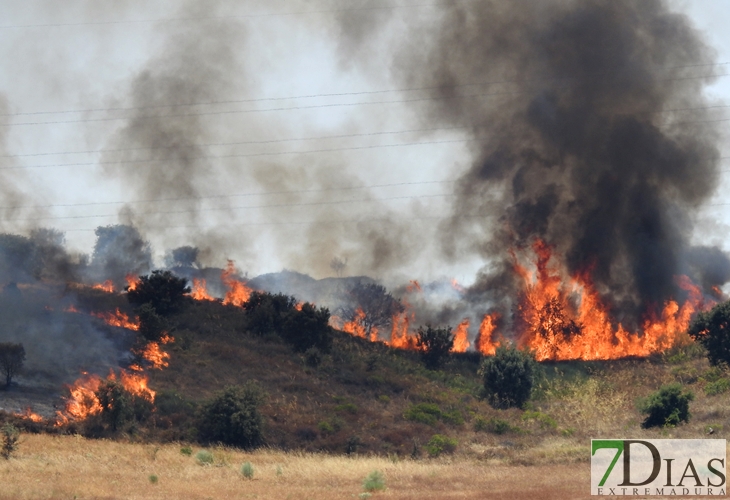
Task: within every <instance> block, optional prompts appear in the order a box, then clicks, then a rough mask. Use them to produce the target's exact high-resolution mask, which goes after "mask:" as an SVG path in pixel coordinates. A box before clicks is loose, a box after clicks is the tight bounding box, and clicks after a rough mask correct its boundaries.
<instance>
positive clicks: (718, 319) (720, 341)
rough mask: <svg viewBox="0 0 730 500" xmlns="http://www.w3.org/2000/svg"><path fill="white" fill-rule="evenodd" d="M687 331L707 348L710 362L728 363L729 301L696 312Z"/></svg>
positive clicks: (729, 342) (729, 352)
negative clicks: (707, 309)
mask: <svg viewBox="0 0 730 500" xmlns="http://www.w3.org/2000/svg"><path fill="white" fill-rule="evenodd" d="M687 333H689V335H690V337H692V338H693V339H694V340H696V341H698V342H700V343H701V344H702V345H703V346H704V347H705V349H707V358H708V359H709V360H710V363H712V364H713V365H716V366H717V365H721V364H725V365H730V301H727V302H723V303H722V304H718V305H716V306H715V307H713V308H712V309H711V310H709V311H706V312H700V313H698V314H697V316H696V317H695V319H694V320H693V321H692V324H691V325H690V327H689V331H688V332H687Z"/></svg>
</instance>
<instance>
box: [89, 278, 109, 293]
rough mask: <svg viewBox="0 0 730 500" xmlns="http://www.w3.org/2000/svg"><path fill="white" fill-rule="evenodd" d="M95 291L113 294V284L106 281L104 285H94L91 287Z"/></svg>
mask: <svg viewBox="0 0 730 500" xmlns="http://www.w3.org/2000/svg"><path fill="white" fill-rule="evenodd" d="M91 288H94V289H96V290H102V291H104V292H107V293H114V283H113V282H112V280H106V281H105V282H104V283H96V284H94V285H92V286H91Z"/></svg>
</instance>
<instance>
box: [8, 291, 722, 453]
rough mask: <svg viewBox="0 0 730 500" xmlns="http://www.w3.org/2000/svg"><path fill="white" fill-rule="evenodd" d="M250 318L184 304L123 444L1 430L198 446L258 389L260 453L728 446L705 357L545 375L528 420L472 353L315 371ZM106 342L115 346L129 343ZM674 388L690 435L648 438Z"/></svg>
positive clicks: (331, 360)
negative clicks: (685, 405)
mask: <svg viewBox="0 0 730 500" xmlns="http://www.w3.org/2000/svg"><path fill="white" fill-rule="evenodd" d="M74 293H77V294H78V304H79V307H80V308H81V309H82V310H87V311H99V310H106V311H114V310H116V309H117V308H118V309H119V310H121V311H126V312H127V313H132V311H133V309H132V308H131V306H130V305H129V304H128V303H127V300H126V297H125V296H124V295H123V294H110V293H104V292H101V291H99V290H94V289H89V288H82V289H79V290H75V291H74ZM76 314H78V313H76ZM246 314H247V313H246V311H245V310H244V309H242V308H241V307H237V306H233V305H223V304H222V303H221V302H220V301H205V300H203V301H193V300H190V299H186V305H185V307H184V308H183V310H181V311H180V312H178V313H175V314H173V315H171V316H170V317H169V320H168V321H169V326H170V329H169V332H170V334H171V335H172V336H173V337H174V338H175V341H174V343H171V344H167V345H165V346H163V350H165V351H167V352H168V353H169V354H170V359H169V366H168V367H165V368H162V369H160V370H154V369H150V370H148V372H147V373H148V375H149V387H150V388H151V389H152V390H154V391H156V398H155V409H154V411H151V412H150V413H149V414H148V415H147V416H146V418H145V419H143V420H141V421H139V422H136V423H134V424H132V425H131V426H128V427H127V428H125V429H124V430H123V432H120V433H116V434H113V433H112V434H110V433H109V432H108V431H107V432H102V431H100V429H99V428H98V427H96V428H94V427H93V426H92V427H91V428H89V427H88V426H86V427H85V423H84V422H83V421H80V422H76V423H71V424H70V425H68V426H66V427H62V428H55V427H53V425H52V424H38V423H34V422H30V421H29V420H27V419H22V418H18V417H11V416H9V415H6V418H10V419H11V420H14V421H16V423H18V424H19V425H20V426H22V427H23V428H25V429H27V430H31V431H33V430H35V431H38V430H42V429H45V430H48V431H51V432H56V433H57V432H64V433H65V432H81V433H83V434H87V435H91V436H97V437H98V436H106V437H116V438H120V437H125V438H127V439H132V440H134V441H152V442H168V441H187V442H194V441H196V439H197V429H196V426H197V422H198V420H197V418H198V413H197V409H198V407H199V405H200V404H201V403H203V402H205V401H206V400H208V399H209V398H211V396H213V395H214V394H215V393H216V392H217V391H219V390H221V389H223V388H224V387H226V386H230V385H244V384H247V383H249V382H253V383H255V384H256V385H257V386H258V387H260V388H261V389H262V390H263V392H264V393H265V394H266V398H265V403H264V404H263V406H262V408H261V412H262V414H263V416H264V420H265V429H264V441H265V445H266V446H269V447H273V448H277V449H282V450H305V451H325V452H328V453H334V454H344V453H357V454H370V453H373V454H377V455H389V456H398V457H401V458H407V457H413V458H419V457H427V456H428V446H427V444H428V441H429V440H430V439H431V438H432V437H433V436H434V435H436V434H441V435H445V436H449V437H451V438H454V439H455V440H456V442H457V443H458V444H457V447H456V453H457V454H459V455H463V456H467V457H475V458H479V459H486V460H490V461H496V462H498V463H507V464H537V463H570V462H573V461H586V460H588V452H587V447H588V443H589V439H590V438H591V437H596V436H609V437H610V436H616V435H630V436H632V437H636V438H639V437H642V436H643V437H659V436H662V437H670V436H677V437H701V436H704V435H706V434H707V433H708V432H710V431H709V429H710V428H712V429H713V430H712V432H713V434H714V437H724V436H726V435H727V430H726V428H727V425H726V421H727V419H728V417H730V408H729V407H728V404H727V401H726V398H724V397H723V396H722V395H721V394H722V393H723V392H724V391H726V390H727V389H728V388H730V380H728V379H727V377H726V374H725V373H724V372H722V371H720V370H718V369H714V368H710V366H709V364H708V362H707V360H706V357H705V355H704V352H703V350H702V349H701V348H700V347H699V346H698V345H694V344H688V345H686V346H684V347H682V348H675V349H673V350H671V351H669V352H666V353H664V354H662V355H657V356H654V357H651V358H644V359H624V360H618V361H593V362H581V361H573V362H552V363H542V364H541V365H540V373H539V377H538V384H537V387H536V388H535V390H534V391H533V396H532V399H531V400H530V401H529V402H528V403H527V405H526V407H525V408H524V409H509V410H496V409H494V408H492V407H490V406H489V405H488V404H487V403H486V402H485V401H484V400H482V399H481V398H480V393H481V381H480V377H479V375H478V368H479V364H480V362H481V360H482V357H481V355H479V354H477V353H473V352H468V353H462V354H452V355H451V356H450V358H449V360H448V361H447V362H446V364H445V365H444V367H443V368H442V369H441V370H438V371H430V370H426V369H425V368H424V367H423V364H422V362H421V360H420V358H419V355H418V353H417V352H414V351H407V350H399V349H392V348H389V347H388V346H386V345H385V344H383V343H380V342H377V343H373V342H368V341H366V340H364V339H361V338H357V337H353V336H351V335H349V334H347V333H344V332H339V331H333V335H334V340H333V346H332V349H331V352H330V353H329V354H323V355H321V360H320V362H319V363H316V362H312V360H311V359H307V358H308V357H307V356H306V355H304V354H299V353H295V352H294V351H293V350H292V348H291V347H290V345H289V344H287V343H285V342H284V341H283V340H282V339H281V337H280V336H279V335H277V334H275V333H271V334H269V335H266V336H257V335H254V334H252V333H251V332H250V331H248V330H247V328H246ZM106 328H107V329H108V333H109V335H111V336H116V337H118V338H119V335H122V336H124V335H128V330H124V329H121V328H116V327H106ZM125 332H126V333H125ZM102 375H103V374H102ZM674 381H679V382H680V383H682V384H684V385H685V386H686V387H687V388H689V389H691V390H692V391H693V392H694V393H695V395H696V399H695V401H694V402H693V403H692V405H691V412H692V418H691V420H690V422H689V424H686V425H682V426H679V427H677V428H667V429H660V430H644V429H641V428H640V423H641V421H642V420H643V416H642V415H641V414H640V413H639V411H638V410H637V405H636V403H637V401H638V400H639V399H640V398H642V397H645V396H647V395H648V394H650V393H652V392H654V391H656V390H657V389H658V388H659V387H660V386H661V385H663V384H666V383H669V382H674ZM34 391H36V392H38V389H34V388H33V387H30V386H28V385H25V386H24V384H23V383H21V384H20V386H19V387H17V388H14V389H13V391H11V393H8V394H12V395H15V396H16V397H21V396H23V397H27V398H29V401H31V402H32V401H33V400H34V398H35V401H36V402H37V401H46V403H48V397H49V395H48V394H45V393H44V395H42V396H38V395H37V394H36V395H35V396H34ZM57 394H58V393H56V394H55V395H54V396H53V397H54V398H55V397H57ZM44 397H45V399H44ZM56 401H57V403H56V406H59V405H60V404H61V401H60V400H58V399H56ZM48 406H49V407H50V405H48ZM34 410H35V408H34ZM47 416H48V415H47Z"/></svg>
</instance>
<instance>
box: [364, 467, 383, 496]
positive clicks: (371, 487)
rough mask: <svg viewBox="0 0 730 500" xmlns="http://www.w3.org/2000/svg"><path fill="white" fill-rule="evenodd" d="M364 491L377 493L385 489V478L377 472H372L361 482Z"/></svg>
mask: <svg viewBox="0 0 730 500" xmlns="http://www.w3.org/2000/svg"><path fill="white" fill-rule="evenodd" d="M362 489H364V490H365V491H379V490H384V489H385V476H383V473H382V472H380V471H379V470H374V471H372V472H371V473H370V474H368V475H367V477H366V478H365V479H364V480H363V482H362Z"/></svg>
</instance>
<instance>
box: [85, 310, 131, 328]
mask: <svg viewBox="0 0 730 500" xmlns="http://www.w3.org/2000/svg"><path fill="white" fill-rule="evenodd" d="M91 315H92V316H94V317H96V318H99V319H102V320H104V322H105V323H106V324H107V325H110V326H117V327H119V328H126V329H128V330H134V331H135V332H136V331H138V330H139V321H138V320H132V319H130V318H129V316H127V315H126V314H124V313H123V312H121V311H120V310H119V308H117V310H116V311H115V312H113V313H112V312H93V313H91Z"/></svg>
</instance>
